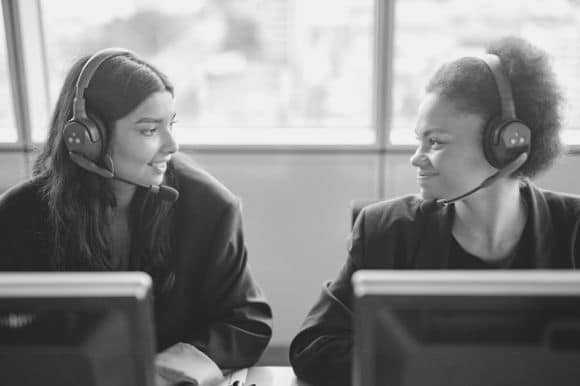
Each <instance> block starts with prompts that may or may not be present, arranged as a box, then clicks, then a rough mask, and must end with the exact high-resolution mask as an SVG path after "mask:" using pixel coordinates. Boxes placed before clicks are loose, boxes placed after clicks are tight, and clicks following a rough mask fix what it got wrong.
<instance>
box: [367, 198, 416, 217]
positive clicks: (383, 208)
mask: <svg viewBox="0 0 580 386" xmlns="http://www.w3.org/2000/svg"><path fill="white" fill-rule="evenodd" d="M422 202H423V200H422V199H421V198H420V197H419V196H417V195H407V196H402V197H397V198H392V199H388V200H382V201H377V202H375V203H372V204H370V205H368V206H366V207H364V208H363V211H364V212H365V216H366V217H369V218H380V219H384V220H387V219H390V220H397V219H398V220H405V219H406V220H414V219H415V218H416V217H417V214H418V212H419V210H420V207H421V203H422Z"/></svg>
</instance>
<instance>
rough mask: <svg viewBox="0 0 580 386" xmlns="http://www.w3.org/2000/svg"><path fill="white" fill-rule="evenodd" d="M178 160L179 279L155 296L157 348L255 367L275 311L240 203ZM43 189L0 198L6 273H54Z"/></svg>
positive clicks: (26, 187) (0, 261)
mask: <svg viewBox="0 0 580 386" xmlns="http://www.w3.org/2000/svg"><path fill="white" fill-rule="evenodd" d="M172 162H173V165H172V166H173V167H174V171H175V174H176V177H177V183H178V186H179V191H180V196H179V199H178V200H177V201H176V203H175V205H176V207H175V213H176V224H175V227H174V229H176V230H177V235H176V237H175V239H176V242H175V245H174V246H173V251H174V253H173V255H172V256H170V259H171V263H172V265H173V268H174V272H175V280H174V283H173V286H172V288H171V289H168V290H166V291H156V293H157V295H156V299H155V319H156V320H155V321H156V329H157V343H158V351H162V350H163V349H165V348H167V347H169V346H171V345H173V344H175V343H178V342H185V343H190V344H193V345H194V346H196V347H197V348H199V349H200V350H201V351H203V352H205V353H206V354H207V355H208V356H209V357H210V358H211V359H212V360H213V361H214V362H216V363H217V364H218V365H219V366H220V367H223V368H239V367H248V366H251V365H253V364H254V363H255V362H256V361H257V360H258V359H259V357H260V355H261V354H262V352H263V350H264V349H265V348H266V346H267V344H268V342H269V340H270V338H271V335H272V311H271V308H270V306H269V305H268V303H267V301H266V299H265V297H264V295H263V293H262V291H261V289H260V288H259V286H258V284H257V283H256V281H255V280H254V278H253V277H252V275H251V272H250V269H249V267H248V255H247V250H246V245H245V242H244V236H243V232H242V219H241V209H240V204H239V201H238V199H237V198H236V197H235V196H234V195H233V194H232V193H231V192H230V191H228V190H227V189H226V188H225V187H224V186H223V185H222V184H220V183H219V182H218V181H217V180H216V179H215V178H213V177H212V176H210V175H209V174H207V173H206V172H204V171H202V170H200V169H197V168H195V167H192V166H189V165H187V164H186V163H184V162H179V161H178V160H177V159H176V158H174V160H173V161H172ZM39 188H40V183H39V180H38V179H32V180H30V181H27V182H24V183H22V184H20V185H18V186H16V187H14V188H12V189H10V190H9V191H7V192H6V193H4V194H3V195H2V196H1V197H0V270H1V271H48V270H52V268H51V267H50V264H49V262H50V256H51V253H52V252H51V251H52V246H51V243H50V241H49V235H50V234H51V233H50V232H49V224H48V221H47V216H48V207H47V203H46V200H44V199H43V198H42V197H41V195H40V192H39ZM134 242H138V241H134ZM130 269H132V270H139V267H131V268H130ZM154 284H155V283H154Z"/></svg>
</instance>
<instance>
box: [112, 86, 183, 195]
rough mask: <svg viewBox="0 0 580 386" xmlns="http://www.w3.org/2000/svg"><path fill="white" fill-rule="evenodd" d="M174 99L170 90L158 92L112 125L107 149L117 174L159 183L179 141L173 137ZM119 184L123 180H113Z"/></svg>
mask: <svg viewBox="0 0 580 386" xmlns="http://www.w3.org/2000/svg"><path fill="white" fill-rule="evenodd" d="M174 119H175V103H174V100H173V97H172V95H171V94H170V93H169V92H167V91H161V92H155V93H153V94H151V95H150V96H149V97H148V98H147V99H145V100H144V101H143V102H141V104H139V105H138V106H137V107H136V108H135V109H134V110H133V111H131V112H130V113H129V114H127V115H126V116H125V117H123V118H121V119H119V120H117V121H116V122H115V124H114V126H113V130H112V136H111V142H110V144H109V149H108V153H109V155H110V156H111V158H112V160H113V165H114V168H115V175H117V176H119V177H120V178H125V179H128V180H130V181H135V182H137V183H140V184H144V185H159V184H161V183H162V182H163V176H164V175H165V171H166V170H167V163H168V162H169V160H170V159H171V156H172V154H173V153H175V152H176V151H177V150H178V145H177V143H176V142H175V139H174V138H173V133H172V127H173V123H174ZM111 183H113V184H115V185H114V186H116V187H121V186H125V187H127V184H125V183H124V182H121V181H118V180H113V181H111Z"/></svg>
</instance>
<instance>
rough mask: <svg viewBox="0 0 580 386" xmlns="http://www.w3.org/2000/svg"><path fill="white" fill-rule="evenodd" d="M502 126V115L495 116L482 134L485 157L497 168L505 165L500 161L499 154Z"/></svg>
mask: <svg viewBox="0 0 580 386" xmlns="http://www.w3.org/2000/svg"><path fill="white" fill-rule="evenodd" d="M502 127H503V124H502V119H501V116H495V117H493V118H492V119H490V120H489V121H488V122H487V124H486V125H485V128H484V129H483V135H482V142H483V154H484V155H485V159H486V160H487V162H488V163H489V164H490V165H491V166H493V167H494V168H496V169H501V168H502V167H503V166H505V165H503V164H502V162H501V161H500V159H501V156H500V155H499V154H498V151H499V147H498V143H499V135H500V131H501V128H502Z"/></svg>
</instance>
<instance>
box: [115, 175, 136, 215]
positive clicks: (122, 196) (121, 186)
mask: <svg viewBox="0 0 580 386" xmlns="http://www.w3.org/2000/svg"><path fill="white" fill-rule="evenodd" d="M109 182H110V184H111V188H112V190H113V194H114V195H115V201H116V206H115V210H117V211H119V212H126V211H127V210H128V209H129V206H130V205H131V201H132V200H133V196H134V195H135V191H136V190H137V188H136V187H135V186H134V185H131V184H127V183H125V182H123V181H118V180H112V181H109Z"/></svg>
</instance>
